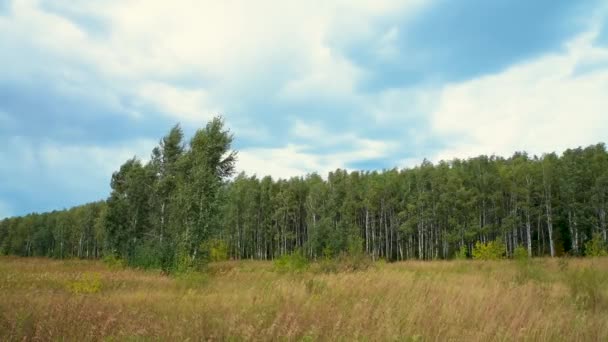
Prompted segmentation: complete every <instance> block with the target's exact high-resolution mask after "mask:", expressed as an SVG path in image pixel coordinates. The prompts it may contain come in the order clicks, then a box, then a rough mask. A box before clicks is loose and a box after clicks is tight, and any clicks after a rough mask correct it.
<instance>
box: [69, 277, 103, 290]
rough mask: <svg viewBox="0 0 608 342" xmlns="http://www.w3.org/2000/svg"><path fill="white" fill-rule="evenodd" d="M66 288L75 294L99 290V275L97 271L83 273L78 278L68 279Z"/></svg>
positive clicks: (100, 284) (100, 285) (100, 286)
mask: <svg viewBox="0 0 608 342" xmlns="http://www.w3.org/2000/svg"><path fill="white" fill-rule="evenodd" d="M66 287H67V289H68V290H69V291H70V292H72V293H75V294H92V293H98V292H100V291H101V288H102V283H101V276H100V275H99V274H97V273H84V274H82V275H81V276H80V277H78V279H76V280H74V281H69V282H67V284H66Z"/></svg>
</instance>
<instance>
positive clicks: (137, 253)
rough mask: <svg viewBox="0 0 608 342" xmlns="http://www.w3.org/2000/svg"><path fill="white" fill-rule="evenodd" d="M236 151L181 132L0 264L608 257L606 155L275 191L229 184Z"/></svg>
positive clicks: (421, 171)
mask: <svg viewBox="0 0 608 342" xmlns="http://www.w3.org/2000/svg"><path fill="white" fill-rule="evenodd" d="M232 141H233V136H232V134H231V133H230V132H229V131H228V130H227V129H226V128H225V127H224V121H223V120H222V119H221V118H219V117H218V118H214V119H213V120H211V121H210V122H209V123H208V124H207V125H206V126H205V127H203V128H201V129H199V130H198V131H196V133H195V134H194V136H193V137H192V138H191V139H190V141H189V142H188V143H186V142H185V141H184V134H183V131H182V129H181V128H180V127H179V125H176V126H175V127H173V128H172V129H171V130H170V131H169V133H168V134H167V135H166V136H165V137H163V138H162V139H161V140H160V142H159V144H158V146H157V147H155V148H154V150H153V151H152V154H151V157H150V160H149V161H148V162H147V163H143V162H142V161H141V160H139V159H137V158H132V159H130V160H127V161H126V162H125V163H124V164H123V165H122V166H121V167H120V169H119V170H118V171H116V172H115V173H114V174H113V175H112V178H111V188H112V192H111V194H110V196H109V198H108V199H107V200H105V201H100V202H96V203H91V204H86V205H83V206H79V207H75V208H72V209H68V210H63V211H53V212H50V213H43V214H29V215H26V216H23V217H12V218H8V219H4V220H2V221H0V253H2V254H16V255H22V256H50V257H56V258H65V257H79V258H100V257H103V256H114V257H119V258H122V259H124V260H125V261H126V262H127V263H129V264H131V265H134V266H140V267H158V268H163V269H167V270H173V269H176V268H181V267H195V266H196V265H198V264H199V263H200V262H204V261H205V260H208V259H209V258H210V254H213V255H226V256H227V257H230V258H234V259H241V258H250V259H274V258H277V257H280V256H282V255H285V254H289V253H292V252H294V251H299V252H301V253H302V254H303V255H305V256H306V257H308V258H312V259H314V258H321V257H331V256H336V255H338V254H340V253H344V252H346V251H348V250H349V249H352V248H353V245H357V247H358V248H360V249H361V250H362V251H364V252H365V253H366V254H367V255H369V256H370V257H372V258H374V259H379V258H382V259H386V260H391V261H392V260H404V259H424V260H428V259H448V258H452V257H455V256H456V255H457V254H458V255H460V256H461V257H462V256H464V255H468V256H471V255H472V254H473V249H474V248H475V246H480V244H488V243H489V242H493V241H497V243H496V244H493V245H492V246H494V247H495V246H500V248H504V255H505V256H512V255H513V254H514V252H515V251H516V249H518V247H519V249H518V251H520V250H522V248H523V250H525V251H527V253H528V255H529V256H544V255H550V256H559V255H563V254H565V253H567V254H570V255H585V254H586V253H587V254H588V253H589V252H590V251H587V249H590V248H593V251H592V252H593V253H595V254H598V253H599V254H601V253H602V252H601V251H600V252H598V251H597V249H598V248H600V249H601V248H605V246H606V242H607V241H606V240H607V223H606V211H607V210H608V153H607V151H606V146H605V145H604V144H597V145H592V146H588V147H585V148H581V147H579V148H574V149H568V150H566V151H565V152H564V153H563V154H561V155H557V154H555V153H550V154H544V155H542V156H529V155H528V154H526V153H525V152H517V153H515V154H514V155H513V156H511V157H509V158H503V157H497V156H485V155H482V156H478V157H475V158H470V159H466V160H461V159H454V160H451V161H441V162H439V163H436V164H433V163H431V162H429V161H424V162H423V163H422V164H421V165H419V166H416V167H413V168H408V169H401V170H400V169H396V168H395V169H390V170H382V171H346V170H341V169H338V170H335V171H333V172H330V173H329V174H328V175H327V177H326V178H323V177H321V176H320V175H318V174H316V173H312V174H308V175H303V176H300V177H293V178H290V179H276V180H275V179H272V178H271V177H269V176H266V177H262V178H259V177H258V176H256V175H253V176H249V175H247V174H245V173H240V174H238V175H236V176H234V170H235V163H236V160H237V154H236V152H235V151H234V150H232V147H231V144H232ZM233 176H234V178H232V177H233ZM210 246H211V247H210ZM591 246H592V247H591ZM598 246H599V247H598ZM213 248H215V249H214V250H211V249H213ZM218 248H219V249H218ZM219 250H221V251H223V252H222V253H219V254H218V251H219ZM499 254H502V253H499Z"/></svg>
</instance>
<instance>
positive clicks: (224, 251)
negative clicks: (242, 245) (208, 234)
mask: <svg viewBox="0 0 608 342" xmlns="http://www.w3.org/2000/svg"><path fill="white" fill-rule="evenodd" d="M201 249H202V250H204V251H205V252H206V253H207V255H208V258H209V261H225V260H228V244H227V243H226V242H225V241H224V240H219V239H211V240H209V241H206V242H204V243H203V245H202V246H201Z"/></svg>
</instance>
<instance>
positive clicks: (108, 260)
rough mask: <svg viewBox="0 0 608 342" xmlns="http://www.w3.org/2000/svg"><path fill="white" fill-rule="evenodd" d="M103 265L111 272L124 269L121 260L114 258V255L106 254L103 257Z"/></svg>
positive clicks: (123, 263)
mask: <svg viewBox="0 0 608 342" xmlns="http://www.w3.org/2000/svg"><path fill="white" fill-rule="evenodd" d="M102 261H103V263H104V264H106V265H107V266H108V267H109V268H110V269H111V270H119V269H122V268H124V267H125V265H126V263H125V262H124V260H123V259H121V258H119V257H117V256H115V255H114V254H108V255H106V256H104V257H103V259H102Z"/></svg>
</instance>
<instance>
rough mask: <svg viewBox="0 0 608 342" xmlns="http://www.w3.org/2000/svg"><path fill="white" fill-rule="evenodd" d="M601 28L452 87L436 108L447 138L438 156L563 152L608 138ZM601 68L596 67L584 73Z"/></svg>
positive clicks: (606, 54)
mask: <svg viewBox="0 0 608 342" xmlns="http://www.w3.org/2000/svg"><path fill="white" fill-rule="evenodd" d="M595 34H596V33H595V32H589V33H585V34H583V35H581V36H579V37H577V38H576V39H574V40H572V41H570V42H568V43H567V44H566V45H565V47H564V51H563V52H562V53H558V54H548V55H544V56H542V57H540V58H536V59H534V60H531V61H527V62H524V63H520V64H517V65H514V66H512V67H510V68H508V69H506V70H504V71H503V72H500V73H497V74H493V75H488V76H484V77H480V78H477V79H473V80H470V81H466V82H462V83H457V84H450V85H447V86H446V87H444V88H443V91H442V92H441V94H440V96H439V99H438V100H439V105H438V108H437V109H436V110H435V111H434V112H433V113H432V128H433V130H434V131H435V132H436V133H437V134H438V135H440V136H441V137H443V138H444V139H445V140H446V141H447V142H448V147H447V148H445V149H442V150H441V151H439V152H437V154H436V155H435V156H434V158H433V159H435V160H439V159H451V158H454V157H461V158H462V157H471V156H476V155H479V154H497V155H502V156H508V155H510V154H512V153H513V152H514V151H521V150H526V151H529V152H531V153H535V154H540V153H543V152H552V151H562V150H564V149H566V148H569V147H576V146H580V145H588V144H594V143H597V142H599V141H606V140H607V138H608V135H607V134H606V130H605V128H606V127H608V114H607V113H606V108H608V96H606V94H608V49H607V48H602V47H598V46H595V45H593V41H594V38H595ZM588 65H595V66H596V68H593V72H581V70H584V69H585V66H588Z"/></svg>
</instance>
